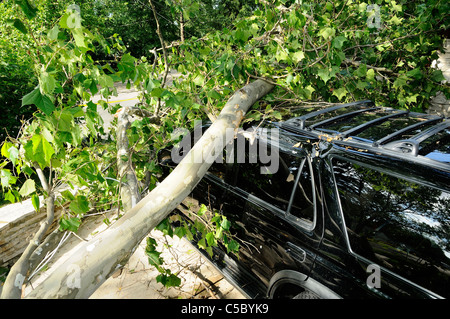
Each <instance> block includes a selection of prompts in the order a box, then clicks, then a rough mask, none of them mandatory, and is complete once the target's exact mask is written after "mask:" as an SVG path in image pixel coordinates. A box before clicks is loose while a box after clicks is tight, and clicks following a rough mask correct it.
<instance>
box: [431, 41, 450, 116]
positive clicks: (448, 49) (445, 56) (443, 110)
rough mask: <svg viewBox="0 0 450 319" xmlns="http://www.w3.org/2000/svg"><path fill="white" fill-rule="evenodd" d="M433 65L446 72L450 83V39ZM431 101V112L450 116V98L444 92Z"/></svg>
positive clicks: (445, 74) (447, 80)
mask: <svg viewBox="0 0 450 319" xmlns="http://www.w3.org/2000/svg"><path fill="white" fill-rule="evenodd" d="M433 67H438V68H439V69H440V70H441V71H442V73H443V74H444V77H445V79H446V82H447V83H450V39H446V40H445V42H444V52H441V53H440V54H439V59H438V60H437V61H435V63H433ZM430 102H431V106H430V108H429V109H428V112H429V113H431V114H439V115H443V116H445V117H450V100H447V99H446V98H445V96H444V94H443V93H442V92H438V94H436V96H435V97H434V98H433V99H431V101H430Z"/></svg>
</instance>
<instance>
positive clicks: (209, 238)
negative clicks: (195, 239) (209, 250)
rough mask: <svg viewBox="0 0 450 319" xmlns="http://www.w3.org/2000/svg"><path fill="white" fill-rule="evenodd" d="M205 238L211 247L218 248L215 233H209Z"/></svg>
mask: <svg viewBox="0 0 450 319" xmlns="http://www.w3.org/2000/svg"><path fill="white" fill-rule="evenodd" d="M205 238H206V242H207V243H208V245H209V246H217V240H216V238H215V236H214V233H207V234H206V236H205Z"/></svg>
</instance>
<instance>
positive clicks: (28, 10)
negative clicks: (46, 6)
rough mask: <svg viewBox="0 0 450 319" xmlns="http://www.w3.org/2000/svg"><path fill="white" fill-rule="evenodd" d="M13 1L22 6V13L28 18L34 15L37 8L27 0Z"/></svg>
mask: <svg viewBox="0 0 450 319" xmlns="http://www.w3.org/2000/svg"><path fill="white" fill-rule="evenodd" d="M14 2H15V3H16V4H18V5H19V6H20V8H22V11H23V13H25V15H26V16H27V18H28V19H30V20H31V19H33V18H34V17H35V16H36V14H37V12H38V9H37V8H36V7H35V6H34V5H32V4H31V3H30V2H29V1H28V0H15V1H14Z"/></svg>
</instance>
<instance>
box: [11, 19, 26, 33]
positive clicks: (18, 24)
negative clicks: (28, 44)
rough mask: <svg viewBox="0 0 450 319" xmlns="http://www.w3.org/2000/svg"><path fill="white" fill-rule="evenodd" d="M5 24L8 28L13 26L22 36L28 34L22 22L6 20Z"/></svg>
mask: <svg viewBox="0 0 450 319" xmlns="http://www.w3.org/2000/svg"><path fill="white" fill-rule="evenodd" d="M6 23H7V24H8V25H10V26H13V27H14V28H16V29H17V30H19V31H20V32H22V33H23V34H27V33H28V30H27V27H26V26H25V25H24V24H23V22H22V21H21V20H20V19H8V20H6Z"/></svg>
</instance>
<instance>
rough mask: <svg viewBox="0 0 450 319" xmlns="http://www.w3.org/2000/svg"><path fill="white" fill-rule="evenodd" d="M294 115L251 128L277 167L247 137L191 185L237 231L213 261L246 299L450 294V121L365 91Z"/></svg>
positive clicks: (205, 202)
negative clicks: (230, 249) (360, 97)
mask: <svg viewBox="0 0 450 319" xmlns="http://www.w3.org/2000/svg"><path fill="white" fill-rule="evenodd" d="M292 114H293V117H291V118H290V119H288V120H285V121H281V122H276V123H273V122H272V123H265V126H264V127H262V126H261V127H259V128H258V129H256V131H255V132H256V133H255V134H256V135H255V134H254V135H253V137H256V141H258V143H259V144H258V143H257V144H258V145H259V147H262V146H261V145H265V146H264V147H267V148H268V149H270V150H271V152H275V154H276V155H277V156H278V161H279V162H278V167H277V169H276V170H273V171H269V172H264V169H266V170H267V169H268V165H267V163H262V162H261V161H259V160H257V161H255V160H253V161H252V156H253V155H254V154H252V152H253V153H254V150H255V149H253V151H249V150H252V145H253V144H254V143H255V141H254V138H247V139H246V146H247V147H246V148H245V150H246V152H242V151H241V153H239V151H240V150H242V147H241V149H239V147H235V149H236V150H237V152H232V153H234V155H233V156H234V159H236V156H241V157H242V156H244V157H245V159H246V160H245V161H244V163H243V162H242V161H230V160H228V161H225V160H224V161H222V163H214V164H213V165H212V167H211V168H210V170H209V171H208V173H207V174H206V176H205V177H204V178H203V179H202V181H201V182H200V183H199V185H198V186H197V187H196V188H195V190H194V191H193V192H192V194H191V197H192V198H193V199H194V200H196V201H198V202H199V203H204V204H205V205H207V206H210V207H212V208H214V209H217V210H219V211H220V212H221V213H222V214H224V215H225V216H226V217H227V218H228V219H229V220H231V221H232V222H233V228H232V230H233V232H234V233H235V235H236V236H237V237H238V238H239V239H240V242H241V246H240V252H239V257H236V256H230V255H227V254H226V251H225V250H221V249H220V247H219V248H217V249H216V250H215V255H214V257H213V258H212V259H211V260H212V262H213V263H214V264H215V265H216V266H217V267H218V269H219V270H221V272H222V273H223V274H224V275H225V276H226V277H227V278H228V279H229V280H231V281H232V282H233V283H234V284H235V286H236V287H238V288H239V289H240V290H241V291H242V292H244V293H245V294H246V295H247V296H248V297H250V298H266V297H269V298H373V297H375V298H376V297H378V298H447V297H450V120H449V119H445V118H442V117H439V116H435V115H428V114H421V113H414V112H408V111H403V110H396V109H391V108H385V107H376V106H375V105H374V103H373V102H371V101H360V102H355V103H349V104H342V105H337V106H333V107H329V108H320V107H317V108H316V107H311V108H308V109H304V108H303V109H300V110H298V111H292ZM268 128H271V129H272V130H270V131H269V130H267V129H268ZM263 129H266V131H265V132H266V133H267V132H278V133H277V134H276V136H274V134H273V133H272V134H260V133H261V132H262V130H263ZM274 129H275V130H274ZM246 132H247V133H248V132H249V130H246ZM247 135H248V136H251V135H252V134H247ZM272 154H273V153H272ZM224 156H225V157H226V156H228V157H229V154H228V155H227V154H224ZM263 173H264V174H263ZM192 198H191V199H192ZM182 207H183V205H181V206H180V211H184V209H182ZM205 256H206V257H208V255H205Z"/></svg>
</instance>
